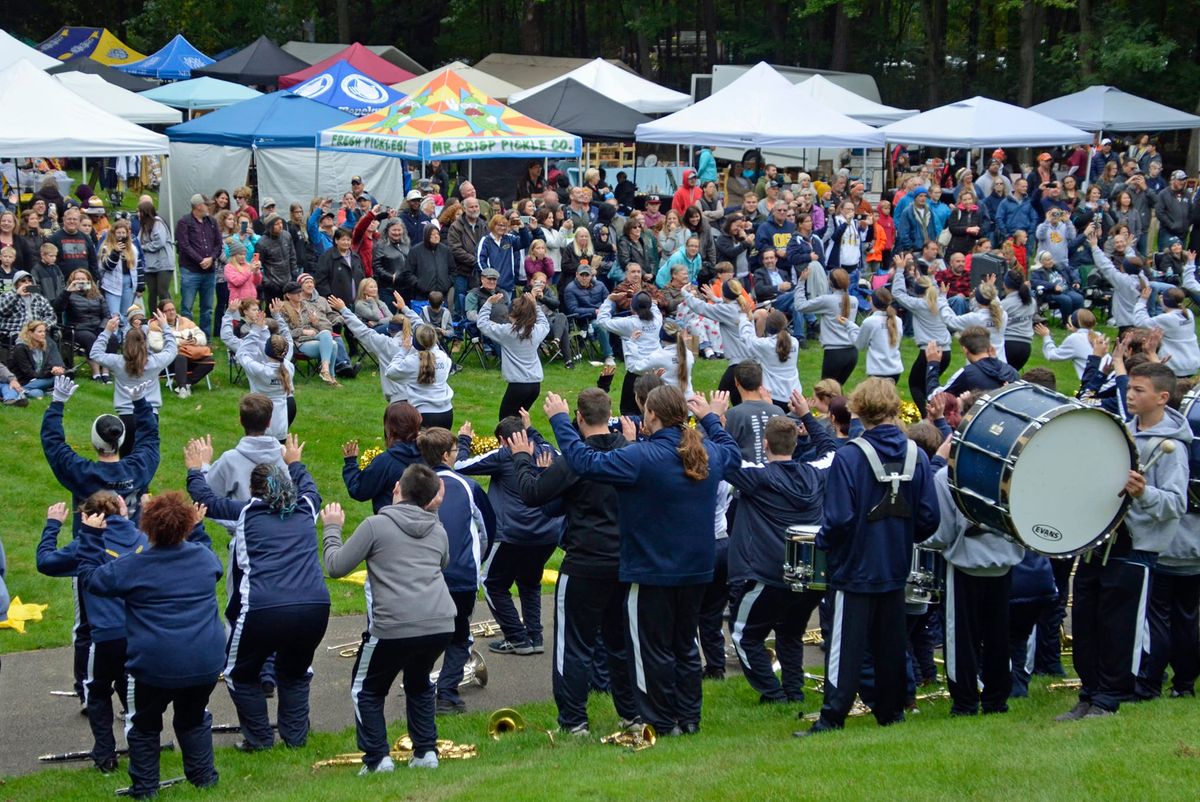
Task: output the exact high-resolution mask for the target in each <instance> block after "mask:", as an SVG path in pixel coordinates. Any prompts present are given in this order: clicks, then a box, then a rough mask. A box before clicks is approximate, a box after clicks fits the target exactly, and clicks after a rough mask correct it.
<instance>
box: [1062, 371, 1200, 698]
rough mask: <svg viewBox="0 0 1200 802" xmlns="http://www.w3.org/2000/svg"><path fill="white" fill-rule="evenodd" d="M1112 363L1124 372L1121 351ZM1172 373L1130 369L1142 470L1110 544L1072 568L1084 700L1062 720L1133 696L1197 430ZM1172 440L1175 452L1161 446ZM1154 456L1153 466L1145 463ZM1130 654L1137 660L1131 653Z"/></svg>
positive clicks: (1131, 483)
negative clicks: (1174, 404) (1156, 579)
mask: <svg viewBox="0 0 1200 802" xmlns="http://www.w3.org/2000/svg"><path fill="white" fill-rule="evenodd" d="M1113 364H1114V369H1115V370H1116V372H1118V373H1124V372H1125V365H1124V359H1123V358H1121V355H1120V353H1119V352H1118V353H1115V354H1114V355H1113ZM1174 394H1175V374H1174V373H1172V372H1171V369H1170V368H1168V367H1167V366H1166V365H1161V364H1157V363H1142V364H1139V365H1137V366H1135V367H1134V368H1132V369H1131V370H1130V371H1129V390H1128V392H1127V394H1126V395H1127V406H1128V409H1129V411H1130V413H1132V415H1133V418H1132V419H1131V420H1129V421H1128V422H1127V423H1126V427H1127V428H1128V429H1129V433H1130V434H1131V435H1132V436H1133V438H1134V442H1135V443H1136V444H1137V449H1138V462H1139V468H1138V469H1136V470H1131V471H1130V472H1129V480H1128V481H1127V482H1126V483H1125V492H1126V493H1127V494H1128V495H1129V497H1130V498H1131V499H1132V503H1131V504H1130V506H1129V511H1128V512H1127V513H1126V514H1125V519H1124V521H1122V523H1121V525H1120V526H1119V527H1118V528H1117V531H1116V533H1115V534H1114V535H1113V536H1112V538H1111V539H1110V541H1109V545H1108V546H1106V547H1105V549H1104V551H1103V553H1099V550H1097V551H1094V552H1093V553H1091V554H1089V555H1087V556H1085V557H1083V558H1082V559H1081V560H1080V561H1079V568H1078V570H1077V571H1076V572H1075V584H1074V604H1073V606H1072V610H1071V624H1072V627H1071V629H1072V632H1073V634H1074V637H1075V670H1076V671H1078V672H1079V678H1080V680H1082V682H1083V686H1082V688H1081V689H1080V691H1079V702H1078V703H1077V704H1076V705H1075V707H1074V708H1072V709H1071V710H1070V711H1068V712H1066V713H1063V714H1062V715H1060V716H1058V718H1057V720H1058V721H1074V720H1076V719H1081V718H1092V717H1097V716H1109V715H1112V714H1113V713H1115V712H1117V709H1118V708H1119V707H1120V706H1121V702H1123V701H1132V700H1133V698H1134V691H1135V680H1136V678H1137V676H1138V671H1139V669H1140V663H1141V659H1142V649H1143V648H1144V646H1145V643H1144V641H1143V634H1144V628H1145V610H1146V603H1147V599H1148V596H1149V591H1150V569H1151V568H1152V567H1153V566H1154V565H1155V563H1156V562H1157V559H1158V555H1159V554H1160V553H1162V552H1163V551H1166V550H1167V549H1169V548H1170V546H1171V543H1172V542H1173V541H1174V539H1175V537H1176V533H1177V531H1178V530H1179V520H1180V518H1181V517H1182V516H1183V514H1184V512H1185V510H1186V508H1187V482H1188V446H1189V444H1190V443H1191V440H1192V430H1191V427H1190V426H1189V425H1188V422H1187V420H1185V419H1184V417H1183V416H1182V415H1180V414H1179V413H1178V412H1176V411H1175V410H1174V409H1171V408H1170V407H1169V406H1168V402H1169V401H1170V399H1171V397H1172V396H1173V395H1174ZM1167 440H1174V441H1175V445H1176V448H1175V450H1174V451H1173V452H1171V453H1166V452H1164V451H1163V450H1162V444H1163V443H1164V442H1165V441H1167ZM1151 459H1153V460H1154V463H1153V465H1152V466H1151V467H1150V468H1149V470H1145V471H1144V472H1143V470H1144V469H1142V467H1141V466H1144V465H1146V464H1147V463H1148V462H1150V460H1151ZM1131 655H1132V660H1131V659H1130V656H1131Z"/></svg>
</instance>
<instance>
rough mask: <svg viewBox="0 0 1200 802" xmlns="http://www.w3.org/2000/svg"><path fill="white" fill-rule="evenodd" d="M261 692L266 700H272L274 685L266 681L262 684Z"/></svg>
mask: <svg viewBox="0 0 1200 802" xmlns="http://www.w3.org/2000/svg"><path fill="white" fill-rule="evenodd" d="M262 692H263V696H265V697H267V698H268V699H272V698H274V696H275V683H274V682H270V681H267V682H264V683H262Z"/></svg>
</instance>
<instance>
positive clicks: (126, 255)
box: [98, 219, 145, 323]
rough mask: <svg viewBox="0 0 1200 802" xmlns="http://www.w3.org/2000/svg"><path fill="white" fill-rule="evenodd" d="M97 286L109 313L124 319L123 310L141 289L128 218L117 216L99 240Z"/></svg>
mask: <svg viewBox="0 0 1200 802" xmlns="http://www.w3.org/2000/svg"><path fill="white" fill-rule="evenodd" d="M98 259H99V262H100V289H101V290H102V291H103V292H104V300H105V301H106V302H107V303H108V312H109V314H110V315H120V316H121V322H122V323H124V322H126V319H125V310H127V309H129V307H130V306H132V305H133V301H134V298H135V297H136V296H137V295H140V294H141V293H142V290H143V289H144V288H145V282H144V279H143V278H142V271H141V253H140V249H139V248H138V246H137V243H136V241H135V239H134V237H133V233H132V231H131V229H130V225H129V221H128V220H125V219H117V220H115V221H113V224H112V226H111V227H110V228H109V230H108V231H107V232H105V234H104V237H103V239H101V241H100V253H99V257H98Z"/></svg>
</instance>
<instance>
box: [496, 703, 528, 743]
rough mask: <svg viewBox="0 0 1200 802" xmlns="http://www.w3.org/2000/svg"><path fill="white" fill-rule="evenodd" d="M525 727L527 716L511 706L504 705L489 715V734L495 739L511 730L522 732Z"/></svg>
mask: <svg viewBox="0 0 1200 802" xmlns="http://www.w3.org/2000/svg"><path fill="white" fill-rule="evenodd" d="M524 729H525V717H524V716H522V715H521V714H520V713H518V712H517V711H516V710H513V709H512V708H511V707H502V708H500V709H499V710H497V711H496V712H495V713H492V715H490V716H488V726H487V734H488V735H490V736H492V738H494V739H495V740H497V741H498V740H500V736H501V735H507V734H508V733H510V732H521V731H522V730H524Z"/></svg>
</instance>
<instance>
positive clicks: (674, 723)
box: [544, 387, 742, 737]
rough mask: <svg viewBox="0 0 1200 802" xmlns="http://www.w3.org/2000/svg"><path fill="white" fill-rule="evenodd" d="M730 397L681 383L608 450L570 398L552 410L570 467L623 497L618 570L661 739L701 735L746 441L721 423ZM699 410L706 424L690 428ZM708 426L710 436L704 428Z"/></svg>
mask: <svg viewBox="0 0 1200 802" xmlns="http://www.w3.org/2000/svg"><path fill="white" fill-rule="evenodd" d="M727 404H728V397H727V396H726V394H725V393H722V392H717V393H714V395H713V398H712V402H711V404H710V403H709V402H708V401H706V400H705V399H704V397H703V396H700V395H694V396H692V397H691V399H689V400H687V401H685V400H684V397H683V393H681V392H680V391H679V390H678V389H677V388H675V387H658V388H656V389H654V390H652V391H651V392H650V394H649V395H648V396H647V397H646V408H645V415H644V417H643V419H642V428H643V431H644V432H645V433H646V434H647V435H648V437H647V439H645V440H639V441H638V442H636V443H632V444H630V445H628V446H626V447H625V448H621V449H617V450H615V451H600V450H598V449H596V448H593V447H592V446H591V445H589V444H588V443H587V442H585V441H584V440H583V439H582V438H581V437H580V435H579V432H578V431H577V430H576V429H575V427H574V425H573V423H572V420H571V417H570V414H569V409H568V407H567V403H566V402H565V401H564V400H563V399H562V398H561V397H559V396H558V395H555V394H554V393H549V394H547V396H546V403H545V406H544V411H545V413H546V417H548V418H549V419H550V424H551V426H553V427H554V434H555V437H556V438H557V440H558V444H559V447H560V448H561V449H562V452H563V456H564V457H565V459H566V461H567V464H568V465H569V466H570V467H571V469H572V470H573V471H575V473H577V474H579V476H580V477H581V478H583V479H592V480H596V481H600V482H604V483H607V484H612V485H614V486H615V487H617V489H618V492H620V494H621V504H620V512H619V523H620V532H621V542H620V557H619V564H618V575H619V578H620V580H621V581H622V582H628V583H630V584H629V592H628V595H627V597H626V609H627V611H628V616H629V638H630V643H631V644H632V646H633V648H632V649H631V652H632V662H633V674H634V677H635V678H636V682H635V686H636V696H637V704H638V710H639V712H640V713H641V718H642V720H643V721H644V722H645V723H647V724H650V725H652V726H653V727H654V728H655V730H656V731H657V732H658V734H659V737H664V736H672V735H681V734H684V733H687V734H692V733H697V732H699V731H700V703H701V677H702V668H701V663H700V651H699V648H698V646H697V642H696V629H697V626H698V624H699V615H700V604H701V601H702V599H703V597H704V592H705V588H706V587H707V585H708V583H709V582H710V581H711V580H712V574H713V565H714V562H715V556H716V539H715V538H716V527H715V518H716V507H717V490H718V485H719V484H720V482H721V481H722V480H723V479H724V477H725V476H726V474H728V473H729V472H731V471H734V470H737V469H738V468H739V467H740V466H741V462H742V455H741V450H740V449H739V448H738V446H737V443H736V442H735V441H734V439H733V438H732V437H730V436H729V433H728V432H726V431H725V430H724V429H723V428H722V427H721V418H720V416H721V414H723V413H724V412H725V408H726V406H727ZM689 409H690V411H691V413H692V415H694V416H695V417H696V418H697V419H698V420H699V426H698V427H697V428H696V429H692V428H690V427H689V426H688V412H689ZM701 428H702V429H703V430H704V435H705V436H701V434H700V431H699V429H701Z"/></svg>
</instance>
